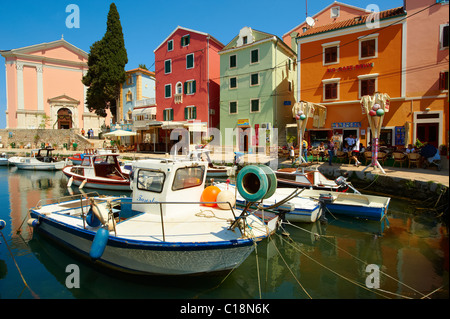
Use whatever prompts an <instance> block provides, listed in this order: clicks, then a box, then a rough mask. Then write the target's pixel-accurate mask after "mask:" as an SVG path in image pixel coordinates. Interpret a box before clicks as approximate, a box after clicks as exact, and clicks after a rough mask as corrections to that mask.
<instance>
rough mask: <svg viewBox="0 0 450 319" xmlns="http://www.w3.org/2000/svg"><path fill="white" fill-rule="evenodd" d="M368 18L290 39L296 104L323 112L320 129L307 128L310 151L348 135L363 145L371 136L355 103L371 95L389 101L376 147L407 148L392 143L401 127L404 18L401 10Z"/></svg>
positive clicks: (403, 106) (403, 123)
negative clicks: (317, 106) (295, 65)
mask: <svg viewBox="0 0 450 319" xmlns="http://www.w3.org/2000/svg"><path fill="white" fill-rule="evenodd" d="M373 17H374V16H371V15H370V14H364V15H361V16H355V17H353V18H351V19H347V20H343V21H341V22H337V23H331V24H327V25H323V26H318V27H313V28H310V29H308V30H307V31H306V32H304V33H302V34H300V35H299V36H298V37H297V38H296V43H297V52H298V61H299V68H298V79H297V80H298V85H299V87H300V90H299V91H298V93H297V94H298V97H297V99H298V100H304V101H308V102H314V103H320V104H322V105H324V106H326V107H327V114H326V120H325V122H324V123H323V125H322V126H321V127H320V128H317V127H313V125H312V123H308V128H307V130H308V134H307V138H308V139H309V142H310V145H311V144H312V145H313V146H314V145H315V144H318V143H319V142H322V141H326V140H327V139H329V138H330V137H331V136H333V135H339V136H341V138H345V137H347V136H348V135H353V136H356V137H357V138H359V139H360V141H361V142H362V143H363V145H367V144H368V142H369V141H370V140H371V132H370V129H369V125H368V121H367V117H366V115H364V114H362V111H361V107H360V100H361V97H362V96H364V95H373V93H375V92H381V93H387V94H388V95H389V96H390V98H391V104H390V111H389V113H386V114H385V117H384V123H383V126H384V127H383V129H382V131H381V137H380V143H381V145H386V146H392V145H404V144H405V143H407V141H406V140H405V139H404V138H403V139H401V140H396V138H395V137H396V134H397V133H399V132H404V130H405V126H406V125H407V123H406V120H405V117H404V116H402V115H401V114H402V113H403V112H404V110H405V98H406V72H405V71H406V19H405V18H406V12H405V10H404V9H403V7H399V8H395V9H391V10H386V11H382V12H379V13H378V14H377V16H376V21H377V22H378V23H373V21H375V20H373V19H372V18H373ZM408 110H409V108H408ZM397 135H398V134H397Z"/></svg>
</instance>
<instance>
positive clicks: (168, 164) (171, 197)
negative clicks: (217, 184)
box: [132, 159, 208, 217]
mask: <svg viewBox="0 0 450 319" xmlns="http://www.w3.org/2000/svg"><path fill="white" fill-rule="evenodd" d="M207 165H208V163H207V162H197V161H172V160H166V159H164V160H160V159H148V160H142V161H138V162H135V163H133V182H132V189H133V206H132V209H133V210H136V211H141V212H145V213H150V214H157V215H160V214H161V213H162V214H163V216H165V217H166V216H173V215H176V214H177V212H180V213H186V212H188V211H198V207H199V202H200V201H201V196H202V192H203V190H204V188H205V180H206V170H207ZM137 202H141V203H160V202H164V203H165V204H163V205H158V204H155V205H141V204H135V203H137ZM174 202H177V203H180V202H183V203H185V204H167V203H174ZM190 203H192V204H190Z"/></svg>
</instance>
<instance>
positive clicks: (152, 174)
mask: <svg viewBox="0 0 450 319" xmlns="http://www.w3.org/2000/svg"><path fill="white" fill-rule="evenodd" d="M165 179H166V174H164V173H163V172H161V171H152V170H147V169H140V170H139V172H138V177H137V188H138V189H140V190H144V191H149V192H154V193H161V192H162V190H163V186H164V181H165Z"/></svg>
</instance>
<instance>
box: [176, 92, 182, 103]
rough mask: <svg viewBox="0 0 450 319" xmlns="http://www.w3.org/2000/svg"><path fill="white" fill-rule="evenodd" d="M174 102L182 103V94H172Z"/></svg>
mask: <svg viewBox="0 0 450 319" xmlns="http://www.w3.org/2000/svg"><path fill="white" fill-rule="evenodd" d="M174 102H175V104H181V103H183V94H175V95H174Z"/></svg>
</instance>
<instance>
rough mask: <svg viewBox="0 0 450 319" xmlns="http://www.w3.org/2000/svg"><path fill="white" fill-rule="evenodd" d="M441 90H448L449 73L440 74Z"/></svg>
mask: <svg viewBox="0 0 450 319" xmlns="http://www.w3.org/2000/svg"><path fill="white" fill-rule="evenodd" d="M439 90H441V91H445V90H448V71H443V72H441V73H439Z"/></svg>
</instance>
